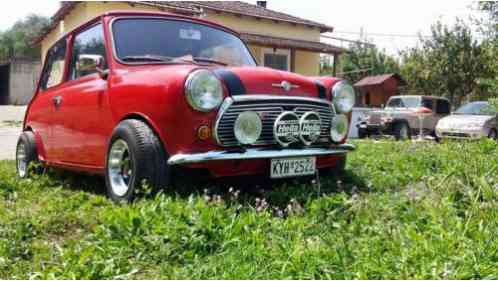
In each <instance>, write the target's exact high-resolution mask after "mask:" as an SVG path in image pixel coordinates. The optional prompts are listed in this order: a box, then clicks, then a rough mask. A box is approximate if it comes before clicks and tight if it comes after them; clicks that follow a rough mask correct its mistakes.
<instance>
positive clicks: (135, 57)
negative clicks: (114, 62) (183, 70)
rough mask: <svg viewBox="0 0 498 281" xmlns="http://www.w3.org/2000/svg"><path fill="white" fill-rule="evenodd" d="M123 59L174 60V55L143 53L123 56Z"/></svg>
mask: <svg viewBox="0 0 498 281" xmlns="http://www.w3.org/2000/svg"><path fill="white" fill-rule="evenodd" d="M121 60H123V61H162V62H169V61H172V60H173V58H172V57H165V56H158V55H141V56H124V57H122V58H121Z"/></svg>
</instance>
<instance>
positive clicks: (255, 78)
mask: <svg viewBox="0 0 498 281" xmlns="http://www.w3.org/2000/svg"><path fill="white" fill-rule="evenodd" d="M214 72H215V73H216V74H217V75H218V76H220V78H221V79H222V80H223V81H224V82H225V85H226V86H227V88H228V90H229V92H230V94H231V95H239V94H249V95H256V94H259V95H261V94H266V95H282V96H307V97H315V98H316V97H319V86H318V85H317V84H318V83H319V82H318V81H317V80H316V79H314V78H311V77H306V76H303V75H299V74H296V73H291V72H287V71H279V70H275V69H272V68H267V67H226V68H218V69H215V70H214ZM284 81H287V82H288V83H290V84H291V85H292V86H291V88H289V89H288V90H286V89H284V87H282V82H284ZM323 90H324V91H325V89H323Z"/></svg>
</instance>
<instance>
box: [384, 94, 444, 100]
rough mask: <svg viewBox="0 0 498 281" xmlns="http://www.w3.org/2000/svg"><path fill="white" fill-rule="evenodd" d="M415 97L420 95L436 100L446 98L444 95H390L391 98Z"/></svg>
mask: <svg viewBox="0 0 498 281" xmlns="http://www.w3.org/2000/svg"><path fill="white" fill-rule="evenodd" d="M407 97H410V98H417V97H422V98H428V99H438V100H448V99H447V98H445V97H438V96H428V95H398V96H391V98H407Z"/></svg>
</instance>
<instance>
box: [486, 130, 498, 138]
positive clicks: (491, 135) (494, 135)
mask: <svg viewBox="0 0 498 281" xmlns="http://www.w3.org/2000/svg"><path fill="white" fill-rule="evenodd" d="M488 137H489V138H490V139H492V140H498V132H497V131H496V129H491V130H490V131H489V135H488Z"/></svg>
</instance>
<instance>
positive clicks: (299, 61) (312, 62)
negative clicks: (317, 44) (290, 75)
mask: <svg viewBox="0 0 498 281" xmlns="http://www.w3.org/2000/svg"><path fill="white" fill-rule="evenodd" d="M294 67H295V69H294V71H295V72H297V73H300V74H303V75H309V76H318V75H319V74H320V54H318V53H312V52H305V51H296V57H295V66H294Z"/></svg>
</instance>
